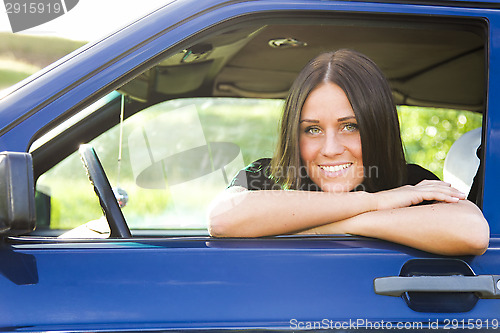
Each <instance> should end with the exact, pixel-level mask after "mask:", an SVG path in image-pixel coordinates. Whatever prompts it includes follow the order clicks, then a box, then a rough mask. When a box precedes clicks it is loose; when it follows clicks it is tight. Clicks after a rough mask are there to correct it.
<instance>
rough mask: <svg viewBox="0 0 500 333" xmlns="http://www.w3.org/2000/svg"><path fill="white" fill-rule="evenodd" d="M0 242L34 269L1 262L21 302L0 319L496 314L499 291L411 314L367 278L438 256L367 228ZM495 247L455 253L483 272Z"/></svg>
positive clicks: (238, 321) (6, 289)
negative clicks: (366, 235)
mask: <svg viewBox="0 0 500 333" xmlns="http://www.w3.org/2000/svg"><path fill="white" fill-rule="evenodd" d="M498 245H500V244H498V243H497V242H495V243H494V244H493V247H494V248H497V247H498ZM3 253H8V254H7V255H11V256H21V255H22V256H25V257H26V259H25V260H24V263H25V264H24V268H25V269H26V274H28V273H29V274H28V275H29V276H38V281H34V283H32V284H19V283H17V284H16V283H15V281H12V279H10V278H9V276H8V274H6V273H5V270H13V271H15V270H16V269H14V268H12V266H16V265H19V261H18V260H12V261H7V262H9V263H10V264H9V265H8V266H10V267H8V268H5V267H4V271H2V272H1V273H2V275H3V276H1V277H0V289H1V290H2V292H3V297H4V299H9V300H15V302H16V303H17V304H23V311H19V309H17V308H16V307H14V306H11V307H7V308H4V309H2V312H1V313H0V323H1V325H2V326H3V327H5V326H18V325H23V326H30V325H37V326H40V327H43V328H44V329H48V330H52V329H54V328H52V327H51V326H50V325H52V324H54V323H57V324H58V325H68V327H73V328H76V327H80V325H82V326H81V327H83V326H84V325H86V328H87V329H90V330H94V329H97V328H100V327H101V325H103V324H106V323H107V324H108V327H109V324H110V323H112V324H113V325H116V327H120V326H122V327H123V325H125V324H127V323H130V324H131V325H133V326H137V327H142V328H144V327H147V325H148V324H150V323H152V324H154V326H156V327H157V328H163V329H172V328H178V329H188V328H199V329H201V328H224V327H233V328H257V327H268V328H287V327H288V328H289V327H290V320H291V319H297V320H318V321H321V320H323V319H325V318H326V319H329V320H333V321H345V320H349V319H353V318H356V319H357V318H361V319H366V320H370V321H380V320H384V321H394V322H398V321H407V320H412V321H422V322H427V321H428V320H429V319H430V318H433V319H452V318H476V317H477V318H483V319H486V318H496V317H497V315H498V313H499V311H500V302H498V300H480V301H479V303H478V305H477V306H476V307H475V308H474V309H473V310H472V311H471V312H468V313H466V314H440V313H438V314H429V313H416V312H414V311H412V310H410V309H409V308H408V307H407V306H406V305H405V303H404V301H403V299H401V298H399V297H386V296H380V295H376V294H375V293H374V291H373V286H372V283H373V279H374V278H376V277H382V276H392V275H398V274H399V270H400V269H401V267H402V266H403V264H404V263H405V262H406V261H408V260H409V259H411V258H414V256H418V257H424V258H426V257H429V258H436V256H433V255H430V254H426V253H423V252H419V251H416V250H413V249H410V248H405V247H402V246H397V245H394V244H390V243H386V242H382V241H377V240H370V239H358V238H351V239H349V238H347V239H346V238H345V237H344V238H339V239H338V240H336V239H335V238H332V239H331V240H328V239H309V240H307V239H306V240H304V239H280V240H252V239H249V240H213V239H209V238H207V239H192V240H182V239H179V240H156V241H153V240H143V241H141V240H135V241H122V242H94V243H90V242H89V243H80V244H74V243H73V244H72V243H69V244H66V245H65V244H61V243H53V244H50V243H49V244H45V245H30V244H25V245H13V246H12V247H10V248H9V247H6V248H3ZM498 255H499V253H498V249H491V250H490V251H489V252H488V253H487V254H486V255H484V256H482V257H476V258H473V257H470V258H469V257H467V258H463V259H465V260H466V261H467V262H468V263H469V264H470V265H471V267H472V268H473V270H475V273H476V274H488V273H491V270H490V269H489V268H491V267H492V266H493V265H496V266H497V264H498V262H497V261H498V258H499V256H498ZM375 263H376V264H375ZM487 266H489V267H487ZM368 267H369V269H367V268H368ZM493 267H494V266H493ZM497 267H498V266H497ZM17 270H19V269H17ZM340 273H341V274H340ZM18 282H19V281H18ZM28 282H30V281H28ZM31 282H33V281H31ZM31 300H46V301H47V304H50V306H49V305H47V306H40V303H39V302H33V301H31ZM339 300H349V301H348V302H345V301H341V302H339ZM264 304H265V306H263V305H264ZM374 304H376V306H374ZM48 308H49V309H50V311H48ZM269 309H272V311H270V310H269ZM26 313H29V314H30V315H29V316H26ZM89 325H90V326H89ZM113 325H111V327H112V326H113Z"/></svg>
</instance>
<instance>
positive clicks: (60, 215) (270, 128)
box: [37, 98, 282, 230]
mask: <svg viewBox="0 0 500 333" xmlns="http://www.w3.org/2000/svg"><path fill="white" fill-rule="evenodd" d="M281 105H282V101H281V100H266V99H235V98H198V99H182V100H174V101H169V102H164V103H160V104H157V105H154V106H152V107H149V108H147V109H145V110H143V111H141V112H139V113H137V114H135V115H133V116H131V117H130V118H128V119H126V120H125V121H124V123H123V135H122V140H121V143H120V130H121V128H120V125H117V126H115V127H114V128H112V129H110V130H108V131H107V132H105V133H103V134H102V135H100V136H99V137H97V138H96V139H94V140H92V141H91V142H90V144H91V145H92V146H94V148H95V149H96V151H97V154H98V155H99V158H100V160H101V163H102V164H103V167H104V169H105V170H106V174H107V176H108V178H109V179H110V182H111V184H112V186H114V187H119V188H121V189H123V190H124V191H125V192H126V193H127V195H128V202H127V205H126V206H125V207H124V208H123V209H122V211H123V214H124V216H125V218H126V220H127V223H128V225H129V227H130V228H131V229H204V230H205V229H206V217H205V214H206V208H207V206H208V204H209V203H210V202H211V200H212V199H213V198H214V197H215V196H216V195H217V194H218V193H220V192H221V191H222V190H223V189H224V188H225V187H226V186H227V185H228V182H229V181H230V180H231V178H232V177H233V176H234V175H235V174H236V172H237V171H239V170H240V169H241V168H243V167H244V166H245V165H247V164H249V163H250V162H252V161H253V160H255V159H258V158H261V157H264V156H265V157H270V156H271V155H272V152H273V149H274V146H275V144H276V135H277V124H278V118H279V113H280V111H281ZM120 145H121V149H122V158H121V162H120V163H118V156H119V150H120ZM37 190H38V191H41V192H44V193H46V194H48V195H50V196H51V222H50V227H51V228H52V229H70V228H74V227H76V226H78V225H81V224H82V223H85V222H87V221H91V220H95V219H98V218H99V217H100V216H101V215H102V214H101V212H100V208H99V204H98V201H97V199H96V198H95V194H94V193H93V191H92V188H91V186H90V184H89V181H88V179H87V177H86V175H85V172H84V169H83V166H82V163H81V161H80V157H79V156H78V153H74V154H72V155H71V156H69V157H68V158H66V159H65V160H64V161H62V162H61V163H59V164H58V165H56V166H55V167H54V168H52V169H51V170H49V171H48V172H46V173H45V174H44V175H42V176H41V177H40V178H39V180H38V182H37Z"/></svg>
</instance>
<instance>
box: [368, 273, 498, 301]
mask: <svg viewBox="0 0 500 333" xmlns="http://www.w3.org/2000/svg"><path fill="white" fill-rule="evenodd" d="M499 286H500V275H477V276H461V275H452V276H410V277H405V276H388V277H381V278H376V279H375V280H374V281H373V287H374V290H375V293H376V294H378V295H385V296H397V297H399V296H401V295H402V294H403V293H406V292H440V293H443V292H450V293H452V292H455V293H456V292H473V293H476V294H477V295H478V296H479V297H480V298H500V289H499V288H498V287H499Z"/></svg>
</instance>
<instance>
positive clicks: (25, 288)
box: [0, 0, 500, 332]
mask: <svg viewBox="0 0 500 333" xmlns="http://www.w3.org/2000/svg"><path fill="white" fill-rule="evenodd" d="M499 36H500V2H499V1H493V0H491V1H487V0H476V1H465V0H462V1H459V0H455V1H452V0H446V1H431V0H429V1H391V0H380V1H378V0H377V1H368V0H366V1H365V0H359V1H324V0H307V1H306V0H304V1H297V0H259V1H250V0H241V1H239V0H238V1H236V0H229V1H225V0H224V1H223V0H204V1H194V0H178V1H173V2H171V3H169V4H167V5H165V6H164V7H162V8H159V9H158V10H156V11H154V12H152V13H150V14H149V15H147V16H145V17H143V18H141V19H139V20H137V21H135V22H133V23H131V24H129V25H127V26H125V27H124V28H123V29H121V30H119V31H117V32H115V33H113V34H111V35H109V36H108V37H106V38H104V39H102V40H100V41H98V42H95V43H90V44H88V45H86V46H84V47H82V48H81V49H79V50H77V51H75V52H73V53H72V54H70V55H68V56H66V57H65V58H63V59H61V60H59V61H58V62H56V63H54V64H53V65H51V66H49V67H47V68H46V69H44V70H42V71H41V72H39V73H37V74H35V75H34V76H32V77H30V78H28V79H26V80H24V81H23V82H21V83H20V84H18V85H16V86H14V87H12V88H11V89H10V90H9V91H6V92H5V93H4V94H3V96H2V97H1V99H0V151H4V152H3V153H1V154H0V174H1V175H0V180H1V181H0V188H1V191H0V217H1V219H0V233H1V237H2V242H1V246H0V258H1V259H0V260H1V261H0V262H1V264H0V273H1V275H0V291H1V295H2V301H1V303H0V304H3V305H2V306H1V311H0V330H1V331H13V332H55V331H64V332H89V331H91V332H95V331H98V332H117V331H128V332H130V331H153V332H156V331H176V332H177V331H195V332H197V331H242V330H249V331H272V332H279V331H300V330H308V331H325V330H338V331H344V332H355V331H358V330H365V331H372V330H373V331H375V330H385V329H393V330H396V329H405V330H415V331H423V330H425V331H432V332H434V331H439V330H445V331H448V330H450V329H453V330H455V329H460V330H465V329H476V330H486V329H500V299H498V298H500V289H499V287H500V282H499V281H500V252H499V247H500V240H499V238H498V235H499V234H500V210H499V211H497V208H496V207H497V204H496V200H497V199H498V195H497V194H496V193H497V192H496V191H497V190H496V188H498V187H500V178H499V177H497V176H496V172H497V171H498V170H500V152H499V151H498V149H497V148H496V147H497V146H499V147H500V145H499V144H500V112H499V110H500V94H498V92H497V90H498V87H499V86H500V38H499ZM341 48H349V49H355V50H358V51H360V52H362V53H364V54H366V55H368V56H369V57H370V58H371V59H373V60H374V61H375V62H376V63H377V64H378V65H379V66H380V68H381V69H382V71H383V72H384V73H385V75H386V76H387V78H388V80H389V83H390V85H391V88H392V90H393V95H394V98H395V101H396V103H397V104H398V110H399V111H400V116H401V123H402V137H403V140H404V141H405V147H406V153H407V158H408V159H409V160H411V161H412V162H417V163H421V162H420V159H422V158H424V157H425V156H423V155H425V154H426V152H428V151H432V158H431V160H432V162H429V164H428V165H423V166H424V167H426V168H428V169H430V170H432V171H434V172H435V173H437V174H438V175H439V176H441V177H442V178H443V179H445V180H447V181H449V182H451V183H452V184H453V185H454V186H455V187H457V188H459V189H461V190H462V191H464V192H466V193H468V194H469V200H471V201H474V202H475V203H476V204H477V205H478V206H479V207H480V208H481V209H482V211H483V214H484V216H485V218H486V219H487V221H488V223H489V225H490V230H491V239H490V245H489V248H488V250H487V251H486V253H485V254H484V255H481V256H461V257H449V256H441V255H436V254H432V253H428V252H424V251H420V250H417V249H413V248H410V247H406V246H403V245H400V244H395V243H391V242H387V241H382V240H378V239H371V238H366V237H359V236H355V235H321V236H300V235H285V236H275V237H262V238H214V237H210V235H209V234H208V231H207V218H206V212H207V208H208V207H209V205H210V202H211V201H212V200H213V199H214V198H215V196H216V195H217V194H218V193H220V192H221V191H223V190H224V189H225V188H226V187H227V186H228V184H229V182H230V181H231V179H232V177H233V176H234V175H235V174H236V172H237V171H238V170H240V169H242V168H243V167H245V165H248V164H249V163H251V162H252V161H254V160H256V159H258V158H261V157H270V156H272V153H273V150H274V147H275V145H276V140H277V126H278V123H279V117H280V112H281V109H282V105H283V98H284V97H285V96H286V94H287V92H288V90H289V88H290V85H291V83H292V82H293V80H294V79H295V77H296V76H297V74H298V72H299V71H300V70H301V69H302V67H303V66H304V65H305V64H306V63H307V62H308V61H309V60H310V59H311V58H313V57H314V56H316V55H317V54H319V53H321V52H323V51H329V50H336V49H341ZM419 117H421V119H423V120H418V121H417V120H415V119H416V118H419ZM419 119H420V118H419ZM405 124H408V125H405ZM415 124H419V125H418V126H417V125H415ZM422 124H423V125H422ZM426 142H427V143H426ZM448 151H449V153H448ZM424 160H426V161H428V160H429V159H428V158H424ZM82 162H83V163H82ZM89 178H90V181H89Z"/></svg>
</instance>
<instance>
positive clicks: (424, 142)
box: [31, 13, 487, 237]
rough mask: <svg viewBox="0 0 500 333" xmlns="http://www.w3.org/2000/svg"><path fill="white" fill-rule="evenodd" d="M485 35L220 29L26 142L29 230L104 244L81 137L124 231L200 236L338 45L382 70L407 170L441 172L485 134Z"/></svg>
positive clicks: (307, 19)
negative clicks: (464, 144)
mask: <svg viewBox="0 0 500 333" xmlns="http://www.w3.org/2000/svg"><path fill="white" fill-rule="evenodd" d="M485 38H486V37H485V28H484V26H483V25H482V23H481V22H478V21H470V22H466V23H464V21H460V22H457V21H455V20H453V19H447V18H427V17H425V18H424V17H416V16H415V17H397V16H388V15H387V16H386V15H383V16H382V15H373V16H369V15H362V16H361V15H354V14H353V15H351V14H342V15H340V14H325V13H321V14H317V13H316V14H313V13H303V14H301V15H300V16H297V15H295V16H293V15H292V14H290V17H287V18H283V17H279V18H278V17H260V16H259V17H257V16H256V17H254V18H252V20H249V19H248V17H246V18H241V19H240V21H239V22H236V21H233V22H226V23H223V24H222V23H221V24H220V26H217V27H213V28H211V29H209V30H208V31H205V32H203V34H201V35H200V36H195V37H192V38H190V39H189V40H187V41H186V42H185V45H183V46H182V47H181V48H180V49H181V50H180V51H175V52H173V53H172V51H170V53H168V52H167V53H168V54H165V55H159V56H158V59H155V60H152V63H148V64H144V69H143V70H142V72H141V73H140V74H139V75H137V76H135V77H131V78H130V80H128V83H126V84H125V85H122V86H120V87H114V90H113V91H109V93H108V95H106V96H105V97H103V98H101V99H99V100H98V101H95V103H94V104H92V105H90V106H88V107H86V108H85V109H82V110H81V111H80V112H79V113H77V114H76V115H75V116H73V117H72V118H70V119H67V120H65V121H64V122H61V124H59V126H57V127H53V128H52V129H50V131H47V132H46V133H45V134H44V135H43V136H41V137H40V138H39V139H38V140H37V141H35V142H34V144H33V146H32V148H31V150H32V153H33V156H34V160H35V162H36V171H37V174H36V176H37V178H38V180H37V191H38V198H37V202H38V222H37V224H38V226H39V227H38V228H39V230H38V231H37V232H39V233H42V232H45V233H47V234H49V235H54V236H58V235H64V234H66V236H68V237H71V236H74V235H75V234H72V233H69V234H67V231H68V230H72V229H74V228H77V227H79V226H81V225H82V224H85V223H86V226H85V228H86V229H84V230H83V231H84V232H87V231H88V232H89V233H86V234H85V235H84V236H83V237H107V236H108V233H107V229H106V221H105V220H103V218H102V214H101V211H100V208H99V203H98V200H97V199H96V198H95V195H94V193H93V191H92V188H91V186H90V184H89V182H88V179H87V177H86V175H85V172H84V169H83V167H82V166H81V162H80V158H79V157H78V155H77V153H76V150H77V147H78V145H79V144H80V143H87V142H88V143H90V144H91V145H93V146H94V148H95V149H96V151H97V153H98V155H99V157H100V159H101V162H102V164H103V166H104V168H105V170H106V173H107V176H108V178H109V179H110V181H111V183H112V185H113V186H114V187H116V188H117V189H118V188H119V189H121V192H120V191H119V192H120V193H121V196H122V199H124V200H125V199H127V200H128V202H127V204H126V206H125V207H124V208H123V214H124V216H125V218H126V221H127V224H128V225H129V227H130V229H131V230H132V234H133V235H136V236H137V235H148V236H152V235H207V231H206V217H205V211H206V208H207V206H208V204H209V203H210V201H211V200H212V199H213V198H214V197H215V196H216V195H217V194H218V193H219V192H220V191H222V190H223V189H224V188H225V187H226V186H227V184H228V182H229V181H230V179H231V178H232V177H233V175H234V174H235V173H236V172H237V171H238V170H239V169H241V168H243V167H244V166H245V165H247V164H249V163H251V162H252V161H254V160H256V159H258V158H261V157H270V156H272V152H273V149H274V145H275V143H276V135H277V128H278V123H279V117H280V112H281V106H282V103H283V98H284V97H285V96H286V93H287V91H288V89H289V87H290V85H291V83H292V81H293V80H294V78H295V76H296V75H297V73H298V72H299V71H300V70H301V68H302V67H303V66H304V65H305V64H306V63H307V61H308V60H310V59H311V58H313V57H314V56H316V55H317V54H319V53H321V52H324V51H327V50H335V49H340V48H350V49H355V50H357V51H360V52H362V53H365V54H366V55H368V56H369V57H370V58H372V59H373V60H374V61H375V62H376V63H377V64H378V65H379V66H380V67H381V69H382V70H383V71H384V73H385V74H386V76H387V78H388V79H389V82H390V84H391V87H392V89H393V94H394V97H395V101H396V103H397V104H398V106H399V112H400V116H401V123H402V137H403V141H404V144H405V149H406V154H407V159H408V161H409V162H413V163H418V164H421V165H422V166H424V167H426V168H428V169H430V170H431V171H433V172H435V173H436V174H437V175H439V176H440V177H442V176H443V165H444V161H445V158H446V155H447V153H448V150H449V149H450V147H451V145H452V144H453V142H454V141H455V140H457V139H458V138H459V137H460V136H462V135H463V134H464V133H466V132H469V131H470V130H473V129H476V128H480V127H481V125H482V118H483V114H484V113H485V104H486V103H485V96H486V93H485V80H486V53H487V52H486V49H485V48H486V42H485V40H486V39H485ZM89 221H92V222H91V223H90V224H89V223H88V222H89ZM43 226H45V227H43ZM44 228H45V231H44ZM87 229H88V230H87ZM80 231H82V230H80Z"/></svg>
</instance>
